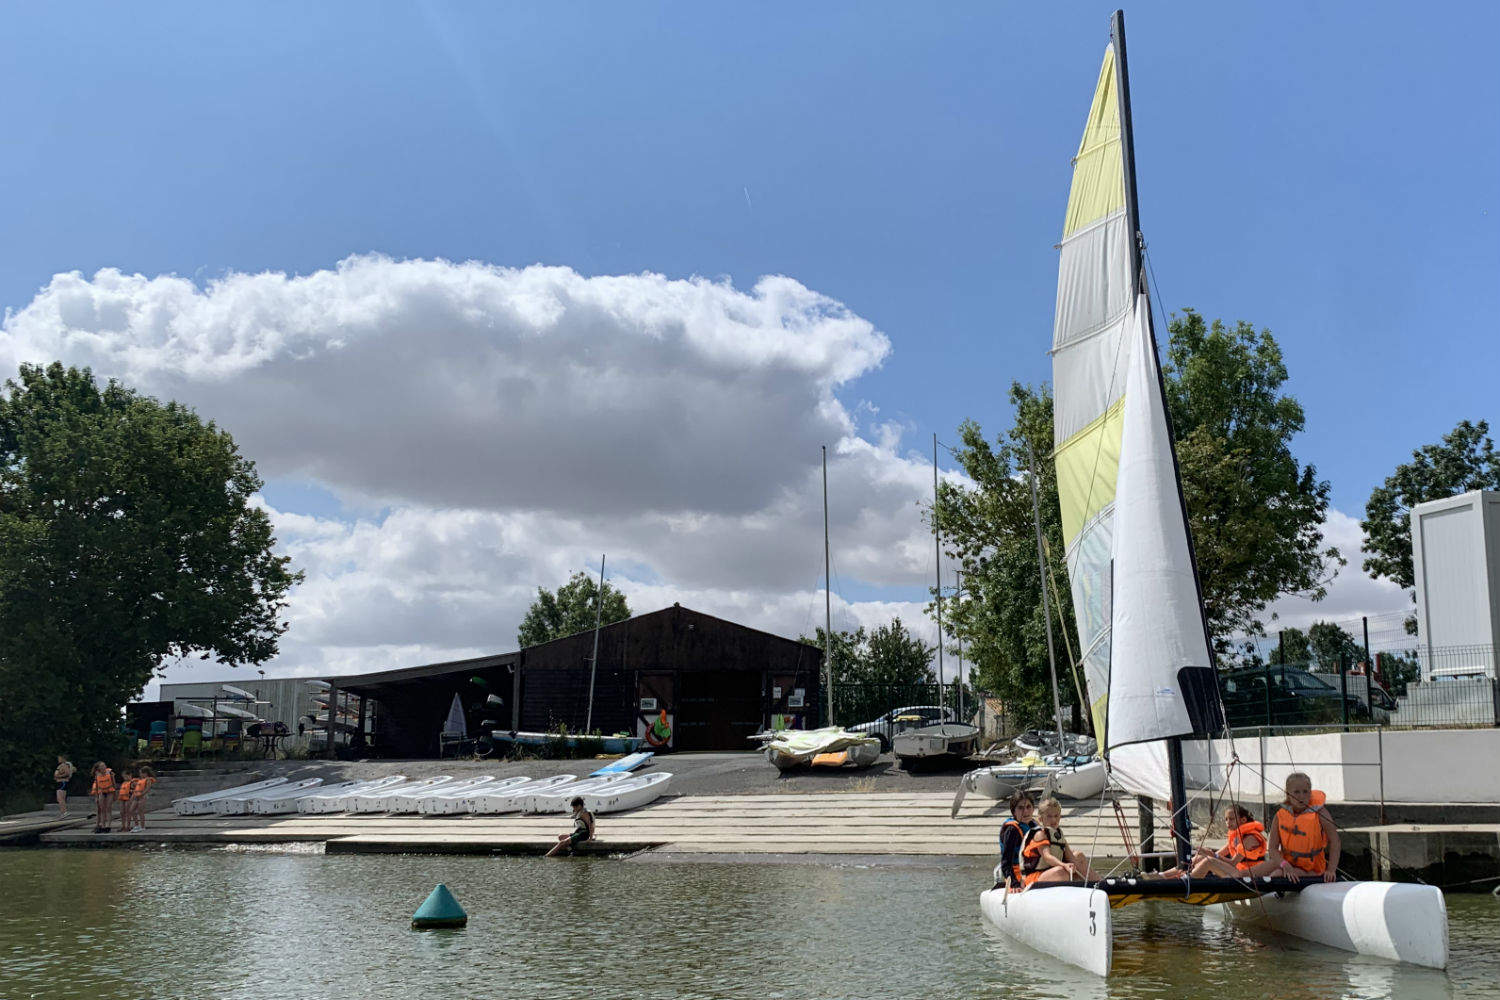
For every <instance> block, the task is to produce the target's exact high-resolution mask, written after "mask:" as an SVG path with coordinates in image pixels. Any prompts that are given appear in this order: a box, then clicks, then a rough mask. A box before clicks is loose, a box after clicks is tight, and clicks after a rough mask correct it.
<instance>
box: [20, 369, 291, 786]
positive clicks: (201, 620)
mask: <svg viewBox="0 0 1500 1000" xmlns="http://www.w3.org/2000/svg"><path fill="white" fill-rule="evenodd" d="M260 487H261V481H260V479H259V478H258V477H257V475H256V473H255V465H254V463H253V462H251V461H250V460H249V459H247V458H244V457H243V456H241V455H240V454H239V451H238V449H237V448H236V447H235V444H234V441H233V439H231V438H230V436H229V434H228V433H227V432H225V431H223V430H220V429H219V428H218V427H216V426H215V425H214V424H213V423H212V422H210V423H207V424H205V423H204V422H203V421H202V420H201V419H200V418H199V417H198V416H197V415H196V414H195V413H194V412H193V411H192V410H191V409H188V408H187V407H184V406H180V405H178V404H176V403H166V404H163V403H160V402H158V401H157V400H155V399H151V398H149V397H145V396H140V395H137V394H136V393H135V392H134V391H132V390H130V389H127V388H125V387H124V386H122V385H120V384H119V383H117V382H114V381H111V382H109V383H108V384H107V385H106V386H104V387H103V388H102V389H101V388H100V387H99V386H98V385H97V384H96V382H95V380H94V377H93V375H92V373H90V372H89V371H88V370H87V369H83V370H80V369H76V368H64V367H63V366H62V365H61V364H52V365H50V366H48V367H46V368H42V367H40V366H34V365H23V366H22V367H21V370H20V375H19V378H18V380H9V381H7V382H6V383H5V391H4V393H3V394H0V713H3V714H0V759H4V760H5V761H6V767H5V768H4V769H0V795H3V794H5V793H6V792H7V791H9V790H11V789H12V788H14V787H18V786H19V785H20V783H22V782H26V783H31V782H34V781H37V780H38V779H40V777H41V775H42V772H44V771H46V770H47V769H48V768H50V767H51V763H52V762H51V760H50V755H52V754H55V753H56V752H57V751H58V750H63V749H66V750H69V751H70V752H72V753H73V754H74V756H75V759H78V760H80V761H81V760H83V759H84V758H85V757H89V756H106V757H111V758H112V757H115V756H116V755H118V753H119V752H120V751H121V750H122V749H123V747H122V745H121V743H120V741H119V736H118V731H119V720H120V711H121V708H122V706H123V705H124V704H125V703H126V702H127V701H128V700H130V699H131V698H133V697H136V696H138V695H139V693H140V691H141V689H142V688H143V687H145V685H146V683H147V682H148V681H149V680H150V679H151V677H152V674H153V671H155V670H156V669H157V668H158V667H159V666H160V664H161V663H162V662H163V661H164V660H165V659H167V658H182V657H187V656H194V655H196V656H199V657H201V658H203V659H210V658H211V659H215V660H217V661H218V662H220V663H224V664H228V665H230V666H238V665H240V664H254V663H262V662H264V661H265V660H267V659H270V658H271V657H273V656H275V655H276V651H277V646H278V640H279V638H280V636H281V635H282V633H283V632H284V631H285V630H286V625H285V623H284V622H282V621H281V620H280V614H281V611H282V609H283V608H284V607H285V606H286V595H287V593H288V591H289V590H290V588H291V587H292V585H293V584H294V583H296V582H297V581H298V580H300V579H301V574H300V573H292V572H291V571H290V570H289V569H288V563H289V560H288V558H287V557H285V556H277V555H275V554H274V551H273V550H274V544H275V539H274V537H273V536H272V530H271V521H270V518H269V517H268V516H267V514H266V512H265V511H264V510H263V509H262V508H260V507H258V506H256V505H255V504H254V503H253V497H254V495H255V493H256V491H258V490H259V489H260ZM43 736H44V737H45V738H39V737H43ZM12 782H14V784H12ZM7 786H9V787H7Z"/></svg>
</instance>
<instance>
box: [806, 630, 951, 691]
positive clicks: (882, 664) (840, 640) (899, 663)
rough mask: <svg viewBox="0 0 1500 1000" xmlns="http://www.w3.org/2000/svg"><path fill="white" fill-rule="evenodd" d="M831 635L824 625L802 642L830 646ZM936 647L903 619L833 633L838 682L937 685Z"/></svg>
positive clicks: (833, 661) (833, 649)
mask: <svg viewBox="0 0 1500 1000" xmlns="http://www.w3.org/2000/svg"><path fill="white" fill-rule="evenodd" d="M826 635H827V633H825V632H824V631H823V630H822V629H821V628H820V629H818V630H817V631H816V633H815V634H814V635H813V636H812V637H811V638H809V637H807V636H801V637H800V640H799V641H801V642H805V643H807V644H808V645H809V646H816V647H817V648H818V649H824V648H826V647H825V646H824V638H825V636H826ZM934 651H935V647H933V646H929V645H927V644H926V643H925V642H923V641H922V640H920V639H918V638H916V637H914V636H913V635H912V634H911V633H910V632H908V631H907V630H906V626H905V625H903V624H902V623H901V619H900V618H893V619H892V620H891V622H890V623H889V624H887V625H881V626H879V627H878V628H875V629H873V630H871V631H868V632H867V631H865V628H864V626H863V625H861V626H860V627H859V628H857V629H855V630H854V631H853V632H848V631H841V632H835V633H833V643H832V654H833V656H832V660H831V663H832V665H833V671H832V674H833V682H834V683H835V684H884V685H890V686H904V685H914V684H935V683H937V677H936V676H934V674H933V672H932V655H933V653H934Z"/></svg>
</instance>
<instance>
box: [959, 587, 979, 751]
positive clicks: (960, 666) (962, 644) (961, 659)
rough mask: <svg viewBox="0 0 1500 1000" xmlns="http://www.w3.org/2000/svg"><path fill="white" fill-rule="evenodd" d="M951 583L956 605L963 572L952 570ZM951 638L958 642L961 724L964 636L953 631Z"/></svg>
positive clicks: (961, 711) (960, 715)
mask: <svg viewBox="0 0 1500 1000" xmlns="http://www.w3.org/2000/svg"><path fill="white" fill-rule="evenodd" d="M953 581H954V583H953V601H954V603H955V604H956V603H958V600H959V599H960V598H961V597H963V594H964V571H963V570H961V569H960V570H954V572H953ZM953 637H954V638H955V639H957V640H958V668H957V669H958V721H959V722H962V721H964V636H963V633H962V632H959V631H957V630H955V631H954V633H953ZM975 708H976V709H977V708H978V706H977V705H976V706H975ZM981 721H983V720H981Z"/></svg>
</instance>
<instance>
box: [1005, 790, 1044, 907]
mask: <svg viewBox="0 0 1500 1000" xmlns="http://www.w3.org/2000/svg"><path fill="white" fill-rule="evenodd" d="M1035 813H1036V803H1035V802H1033V801H1032V799H1031V796H1030V795H1029V794H1027V793H1026V792H1017V793H1016V794H1014V795H1012V796H1011V797H1010V816H1011V818H1010V819H1008V820H1006V821H1005V822H1004V823H1001V824H1000V863H999V864H998V865H996V866H995V888H996V889H998V888H1000V887H1001V886H1009V887H1010V889H1011V891H1012V892H1016V891H1018V890H1020V888H1021V870H1020V869H1021V846H1022V845H1023V844H1024V843H1025V842H1026V835H1027V834H1028V833H1030V832H1031V831H1032V830H1035V829H1036V820H1035V819H1033V818H1032V816H1033V815H1034V814H1035Z"/></svg>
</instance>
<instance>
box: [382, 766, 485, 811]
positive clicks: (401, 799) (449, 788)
mask: <svg viewBox="0 0 1500 1000" xmlns="http://www.w3.org/2000/svg"><path fill="white" fill-rule="evenodd" d="M494 780H495V778H494V776H493V775H484V776H482V777H475V778H457V779H454V780H453V781H450V782H448V783H447V784H443V785H438V786H437V787H436V788H428V789H412V790H411V791H409V792H405V793H403V794H400V795H392V796H391V798H390V802H388V803H387V804H386V807H385V811H386V812H388V813H419V812H421V811H422V803H423V802H425V801H427V800H428V799H430V798H432V797H433V796H436V795H447V794H449V793H450V792H451V793H454V794H457V795H462V794H464V793H465V792H467V791H468V790H469V789H471V788H472V789H479V788H482V787H483V786H485V785H488V784H490V783H492V782H493V781H494Z"/></svg>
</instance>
